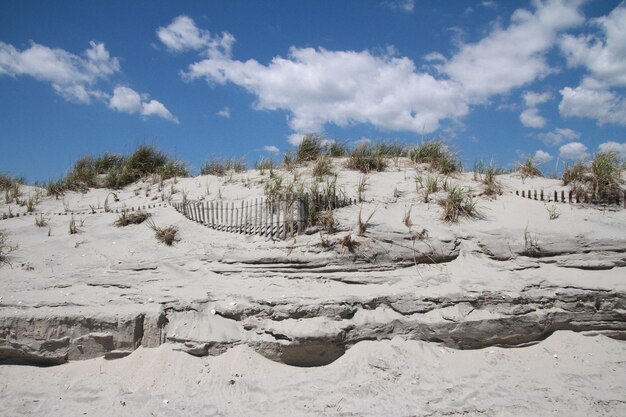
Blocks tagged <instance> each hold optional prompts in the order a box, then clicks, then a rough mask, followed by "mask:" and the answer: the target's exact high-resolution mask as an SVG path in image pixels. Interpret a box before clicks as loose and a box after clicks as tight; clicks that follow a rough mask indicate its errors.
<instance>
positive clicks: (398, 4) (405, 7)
mask: <svg viewBox="0 0 626 417" xmlns="http://www.w3.org/2000/svg"><path fill="white" fill-rule="evenodd" d="M382 4H383V6H386V7H389V8H390V9H393V10H399V11H401V12H404V13H413V11H414V10H415V0H389V1H384V2H383V3H382Z"/></svg>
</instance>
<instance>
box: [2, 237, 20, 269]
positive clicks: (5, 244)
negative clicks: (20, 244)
mask: <svg viewBox="0 0 626 417" xmlns="http://www.w3.org/2000/svg"><path fill="white" fill-rule="evenodd" d="M16 250H17V245H12V244H10V243H9V238H8V236H7V234H6V232H5V231H3V230H0V265H2V264H9V261H8V255H9V254H10V253H11V252H14V251H16ZM9 265H10V264H9Z"/></svg>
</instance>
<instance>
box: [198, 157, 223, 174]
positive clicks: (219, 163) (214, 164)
mask: <svg viewBox="0 0 626 417" xmlns="http://www.w3.org/2000/svg"><path fill="white" fill-rule="evenodd" d="M226 171H227V166H226V162H225V161H223V160H221V159H211V160H209V161H206V162H205V163H204V165H202V168H200V175H215V176H217V177H223V176H224V175H226Z"/></svg>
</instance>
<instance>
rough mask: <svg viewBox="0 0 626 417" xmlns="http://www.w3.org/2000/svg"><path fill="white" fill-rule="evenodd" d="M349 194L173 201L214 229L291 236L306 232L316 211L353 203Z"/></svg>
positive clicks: (190, 216) (179, 207) (178, 208)
mask: <svg viewBox="0 0 626 417" xmlns="http://www.w3.org/2000/svg"><path fill="white" fill-rule="evenodd" d="M353 202H354V200H352V199H351V198H347V197H345V196H344V197H338V196H336V195H335V196H328V195H325V194H314V195H309V194H308V193H307V194H301V195H296V194H286V195H282V196H280V197H278V198H255V199H254V200H243V201H241V202H240V203H237V204H235V202H233V201H231V202H226V201H223V200H213V201H197V202H193V201H185V202H172V207H174V208H175V209H176V211H178V212H179V213H181V214H182V215H183V216H185V217H187V218H188V219H189V220H192V221H194V222H196V223H200V224H202V225H205V226H207V227H210V228H211V229H215V230H220V231H225V232H231V233H238V234H246V235H259V236H266V237H272V238H275V239H287V238H288V237H292V236H295V235H296V234H302V233H304V230H305V229H306V228H307V227H309V226H311V225H312V224H313V223H314V222H315V219H316V215H315V214H316V213H317V212H320V211H324V210H334V209H336V208H340V207H344V206H348V205H351V204H353Z"/></svg>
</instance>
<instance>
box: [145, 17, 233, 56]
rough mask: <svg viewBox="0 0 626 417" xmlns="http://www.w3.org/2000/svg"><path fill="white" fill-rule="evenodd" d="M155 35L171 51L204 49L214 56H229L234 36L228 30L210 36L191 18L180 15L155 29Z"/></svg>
mask: <svg viewBox="0 0 626 417" xmlns="http://www.w3.org/2000/svg"><path fill="white" fill-rule="evenodd" d="M156 32H157V37H158V38H159V40H160V41H161V42H162V43H163V45H165V47H166V48H167V49H168V50H169V51H171V52H185V51H196V50H200V49H204V50H206V53H207V54H208V55H209V56H211V57H214V58H220V57H228V58H229V57H230V56H231V50H232V46H233V43H234V42H235V37H234V36H233V35H231V34H230V33H228V32H224V33H222V34H221V35H218V36H212V35H211V33H210V32H209V31H208V30H204V29H200V28H198V27H197V26H196V24H195V22H194V21H193V19H192V18H190V17H188V16H185V15H181V16H178V17H176V18H175V19H174V20H172V23H170V24H169V25H167V26H165V27H160V28H158V29H157V31H156Z"/></svg>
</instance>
